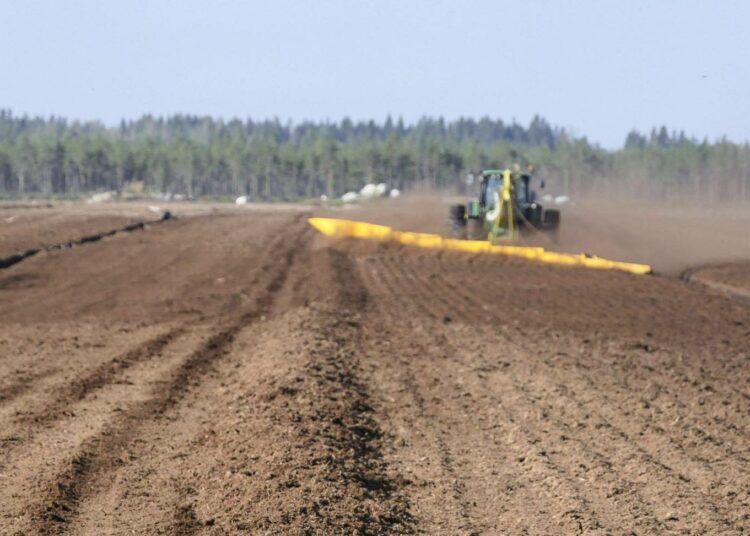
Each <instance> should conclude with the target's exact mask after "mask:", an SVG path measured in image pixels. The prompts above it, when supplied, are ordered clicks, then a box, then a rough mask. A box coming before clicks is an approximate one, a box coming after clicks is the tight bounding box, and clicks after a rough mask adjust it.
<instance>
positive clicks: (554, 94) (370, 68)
mask: <svg viewBox="0 0 750 536" xmlns="http://www.w3.org/2000/svg"><path fill="white" fill-rule="evenodd" d="M0 107H4V108H11V109H12V110H13V111H14V112H16V113H17V114H22V113H28V114H32V115H36V114H42V115H50V114H55V115H62V116H65V117H69V118H76V119H101V120H103V121H105V122H106V123H108V124H115V123H116V122H118V121H119V119H120V118H122V117H126V118H135V117H138V116H140V115H141V114H143V113H154V114H169V113H175V112H182V113H192V114H210V115H214V116H221V117H225V118H228V117H235V116H239V117H242V118H246V117H252V118H256V119H261V118H267V117H274V116H277V117H279V118H281V119H292V120H294V121H299V120H303V119H316V120H318V119H332V120H338V119H340V118H342V117H344V116H350V117H352V118H354V119H370V118H373V119H378V120H383V119H384V118H385V117H386V115H387V114H391V115H393V116H394V117H397V116H402V117H403V118H404V119H405V120H407V121H413V120H416V119H417V118H419V117H420V116H422V115H433V116H436V115H443V116H445V117H446V118H449V119H452V118H456V117H459V116H462V115H463V116H473V117H479V116H482V115H489V116H492V117H500V118H502V119H507V120H511V119H513V118H515V119H517V120H518V121H520V122H522V123H526V122H528V121H529V119H530V118H531V117H532V116H533V115H534V114H537V113H538V114H541V115H542V116H544V117H546V118H547V119H548V120H549V121H550V122H551V123H553V124H556V125H560V126H564V127H567V128H570V129H572V130H573V131H574V132H576V133H577V134H581V135H586V136H588V137H589V139H591V140H593V141H597V142H599V143H601V144H602V145H604V146H606V147H616V146H620V145H621V144H622V142H623V140H624V138H625V135H626V133H627V132H628V131H629V130H630V129H631V128H633V127H636V128H639V129H641V130H647V129H650V128H651V127H652V126H654V125H661V124H667V125H668V126H669V127H670V128H674V129H684V130H685V131H686V132H687V133H688V134H689V135H694V136H698V137H703V136H707V137H708V138H709V139H714V138H717V137H720V136H722V135H726V136H728V137H729V138H730V139H733V140H735V141H745V140H748V139H750V2H747V1H728V0H727V1H709V0H705V1H689V0H682V1H677V0H661V1H658V0H651V1H626V0H621V1H618V2H614V1H604V0H599V1H588V0H579V1H575V2H573V1H569V2H564V1H520V0H515V1H507V2H505V1H491V0H476V1H470V0H465V1H461V2H459V1H450V2H449V1H440V0H432V1H422V0H411V1H409V0H401V1H395V0H381V1H357V0H349V1H345V0H335V1H334V0H319V1H301V0H300V1H292V0H273V1H272V0H266V1H220V0H212V1H210V0H205V1H203V2H199V1H195V0H179V1H176V0H175V1H166V0H164V1H158V0H152V1H137V0H127V1H125V0H123V1H120V0H110V1H106V0H99V1H93V0H92V1H84V0H76V1H73V0H69V1H64V0H22V1H19V0H0Z"/></svg>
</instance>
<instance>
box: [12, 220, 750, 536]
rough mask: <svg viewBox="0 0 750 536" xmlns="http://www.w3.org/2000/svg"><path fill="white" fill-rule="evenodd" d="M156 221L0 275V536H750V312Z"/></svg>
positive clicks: (295, 230) (479, 262) (268, 234)
mask: <svg viewBox="0 0 750 536" xmlns="http://www.w3.org/2000/svg"><path fill="white" fill-rule="evenodd" d="M39 210H40V211H41V210H46V209H39ZM61 210H62V209H61ZM5 212H8V211H7V210H4V211H3V213H5ZM177 215H178V218H177V219H176V220H174V221H169V222H165V223H162V224H159V225H150V226H146V228H145V229H143V230H142V231H138V232H131V233H118V234H116V235H113V236H111V237H107V238H105V239H103V240H100V241H97V242H94V243H90V244H84V245H81V246H80V247H75V248H71V249H64V250H54V251H50V252H44V253H40V254H38V255H35V256H33V257H30V258H28V259H26V260H24V261H22V262H20V263H18V264H16V265H14V266H12V267H10V268H7V269H4V270H0V534H9V535H17V534H91V535H101V534H123V535H124V534H203V535H220V534H293V535H294V534H298V535H306V534H347V535H351V534H373V535H375V534H429V535H433V534H435V535H437V534H440V535H442V534H445V535H472V534H601V535H604V534H747V533H748V532H749V531H750V488H749V487H748V482H749V481H750V417H749V416H750V307H748V306H747V305H745V304H743V303H740V302H738V301H734V300H731V299H727V298H726V297H725V296H722V295H720V294H718V293H716V292H714V291H712V290H710V289H707V288H705V287H704V286H702V285H697V284H693V283H690V282H687V281H682V280H678V279H669V278H664V277H656V276H633V275H630V274H624V273H618V272H601V271H587V270H583V269H574V268H563V267H555V266H548V265H539V264H533V263H529V262H524V261H521V260H518V259H512V258H503V257H497V256H487V257H485V256H472V255H463V254H458V253H447V252H434V251H421V250H413V249H410V248H404V247H399V246H394V245H391V244H373V243H365V242H355V241H342V242H336V243H332V242H329V241H327V240H325V239H323V238H322V237H320V236H318V235H316V234H315V232H314V231H313V230H312V229H311V228H310V227H309V226H308V225H307V224H306V222H305V217H306V215H307V214H306V213H304V212H302V211H300V210H265V211H260V210H253V209H248V210H227V211H226V212H225V213H217V214H212V213H211V212H210V211H209V212H206V213H205V215H204V216H202V217H179V216H181V214H180V213H179V212H178V213H177ZM78 217H79V214H78V212H76V211H73V214H72V215H71V216H70V218H72V220H73V221H74V223H71V224H70V225H71V227H69V228H68V227H66V225H67V223H65V222H66V221H68V220H66V219H65V217H63V216H60V218H61V219H60V220H59V222H60V223H59V224H57V223H56V224H55V227H57V228H61V229H62V228H65V229H68V231H66V233H63V234H65V235H66V236H69V235H70V234H71V233H70V230H75V229H77V228H79V226H81V225H83V226H86V225H91V226H92V228H95V227H96V228H100V227H101V223H102V221H101V220H99V221H94V220H95V219H96V218H98V217H99V216H98V214H94V215H93V216H91V218H93V219H92V220H91V221H89V220H88V219H87V218H86V217H85V216H84V217H83V220H77V219H76V218H78ZM118 217H122V216H118ZM124 217H125V218H126V219H127V218H129V217H130V215H129V214H125V215H124ZM81 221H82V222H83V223H80V222H81ZM107 223H110V222H107ZM112 223H114V222H112ZM80 228H83V227H80ZM86 228H87V229H88V227H86ZM18 236H22V235H21V234H19V235H18ZM28 236H29V237H34V236H36V235H35V234H34V233H31V234H29V235H28ZM61 236H62V235H61ZM52 240H54V239H52ZM22 241H23V240H22V239H19V243H20V242H22Z"/></svg>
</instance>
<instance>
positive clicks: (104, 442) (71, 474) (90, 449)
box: [35, 239, 300, 534]
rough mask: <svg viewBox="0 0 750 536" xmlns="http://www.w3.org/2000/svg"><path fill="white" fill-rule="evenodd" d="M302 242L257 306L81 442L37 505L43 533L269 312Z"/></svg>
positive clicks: (64, 519)
mask: <svg viewBox="0 0 750 536" xmlns="http://www.w3.org/2000/svg"><path fill="white" fill-rule="evenodd" d="M299 246H300V239H297V240H294V241H292V242H291V245H290V246H289V247H288V249H287V251H286V253H285V254H282V255H279V256H277V259H278V264H277V265H276V266H275V267H274V268H275V269H273V270H266V271H264V276H266V277H268V281H267V283H266V284H265V286H264V288H263V290H262V292H261V293H260V295H259V296H258V297H257V298H256V300H255V303H254V305H253V306H252V307H251V308H250V309H248V310H247V311H245V312H244V313H243V314H242V315H241V316H240V317H239V318H237V319H235V320H234V321H232V322H231V323H229V324H228V325H226V326H225V327H224V328H222V329H220V330H219V331H218V332H216V333H215V334H214V335H213V336H211V337H210V338H209V339H208V340H207V341H206V342H205V343H204V344H202V345H201V347H200V348H198V349H197V350H196V351H194V352H193V353H191V354H190V355H189V356H188V357H187V358H186V359H185V360H184V361H183V362H182V363H181V364H180V365H179V367H178V368H177V370H176V371H175V372H174V373H173V374H172V375H171V378H170V380H169V382H168V384H167V385H166V386H164V387H163V388H161V389H158V390H157V391H155V392H153V393H152V396H151V397H150V398H148V399H147V400H145V401H144V402H141V403H139V404H136V405H134V406H133V407H131V408H130V409H128V410H126V411H125V412H123V413H122V414H121V416H120V417H119V418H118V419H116V420H115V421H114V422H113V423H111V424H110V425H109V426H107V427H106V428H105V429H104V430H103V431H102V432H100V433H99V434H98V435H96V436H95V437H93V438H91V439H89V440H88V441H86V442H84V443H83V444H82V445H81V446H80V448H79V449H78V453H77V454H76V455H75V457H74V458H73V461H72V463H71V465H70V466H69V467H68V469H66V470H65V471H64V472H63V473H61V474H59V475H58V476H57V477H56V479H55V481H54V483H53V484H52V485H51V487H50V488H49V489H48V491H47V493H46V494H45V495H46V497H45V498H44V500H43V501H42V502H41V503H40V504H39V505H37V507H36V508H35V510H36V512H37V513H36V516H35V517H36V519H37V524H36V527H35V528H36V530H37V531H38V532H40V533H42V534H56V533H64V532H66V530H67V527H68V526H69V523H70V522H71V521H72V520H73V519H75V517H76V513H77V510H78V505H79V503H80V502H81V501H83V500H86V498H87V497H88V496H91V495H93V494H94V493H95V492H96V491H98V488H100V487H101V486H106V475H107V474H108V473H109V472H111V471H112V470H114V469H115V468H117V467H119V466H121V465H122V464H123V463H125V461H124V460H122V459H121V458H120V456H119V454H118V453H119V452H121V450H122V448H123V447H124V446H127V445H128V444H130V443H131V442H132V440H133V438H134V437H135V436H136V435H137V431H138V429H139V428H140V427H141V426H142V425H143V423H144V422H146V421H148V420H153V419H154V418H156V417H157V416H159V415H162V414H163V413H164V412H165V411H166V410H167V409H168V408H169V407H171V406H173V405H174V404H177V403H178V402H179V401H180V400H181V399H182V398H184V397H185V396H186V394H187V393H188V392H189V391H190V389H191V388H192V386H193V385H194V384H199V383H200V379H201V377H202V376H203V375H205V374H206V373H207V372H209V371H210V370H211V368H212V366H213V364H214V363H215V362H216V361H217V360H218V359H220V358H221V357H222V356H224V355H225V354H226V353H227V352H228V349H229V347H230V346H231V344H232V342H233V341H234V339H235V337H236V336H237V334H238V332H239V331H240V330H242V329H243V328H246V327H247V326H249V325H250V324H252V323H253V322H254V321H256V320H257V319H259V318H261V317H262V316H264V315H267V314H269V312H270V309H271V306H272V304H273V299H274V295H275V293H276V292H278V290H279V289H280V288H281V287H282V286H283V284H284V281H285V280H286V277H287V275H288V273H289V269H290V267H291V265H292V263H293V261H294V257H295V255H296V252H297V250H298V247H299ZM262 277H263V276H261V278H262Z"/></svg>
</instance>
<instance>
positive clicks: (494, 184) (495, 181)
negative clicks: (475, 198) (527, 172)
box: [482, 175, 503, 210]
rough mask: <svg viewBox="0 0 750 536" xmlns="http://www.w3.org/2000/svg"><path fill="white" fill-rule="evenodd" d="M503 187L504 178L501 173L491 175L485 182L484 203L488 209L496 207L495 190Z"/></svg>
mask: <svg viewBox="0 0 750 536" xmlns="http://www.w3.org/2000/svg"><path fill="white" fill-rule="evenodd" d="M502 187H503V178H502V177H501V176H500V175H490V176H489V177H488V178H487V180H486V181H485V182H484V186H483V188H482V204H484V206H485V207H486V208H487V210H492V209H493V208H494V207H495V192H497V191H498V190H500V189H501V188H502Z"/></svg>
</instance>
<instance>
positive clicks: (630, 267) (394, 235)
mask: <svg viewBox="0 0 750 536" xmlns="http://www.w3.org/2000/svg"><path fill="white" fill-rule="evenodd" d="M307 221H308V222H309V223H310V225H312V226H313V227H315V228H316V229H317V230H318V231H320V232H321V233H323V234H324V235H326V236H332V237H337V238H345V237H353V238H365V239H370V240H379V241H389V240H390V241H393V242H398V243H400V244H405V245H407V246H416V247H419V248H429V249H450V250H454V251H466V252H469V253H500V254H502V255H511V256H513V257H523V258H525V259H530V260H535V261H540V262H547V263H551V264H563V265H567V266H584V267H586V268H596V269H600V270H621V271H623V272H630V273H631V274H639V275H642V274H648V273H651V266H649V265H648V264H637V263H633V262H620V261H611V260H609V259H602V258H601V257H597V256H593V255H585V254H583V253H578V254H574V253H557V252H555V251H547V250H545V249H544V248H542V247H526V246H505V245H502V246H498V245H494V244H491V243H490V242H488V241H486V240H457V239H454V238H443V237H442V236H440V235H435V234H427V233H410V232H406V231H396V230H395V229H393V228H391V227H387V226H385V225H375V224H374V223H366V222H362V221H353V220H340V219H337V218H309V219H308V220H307Z"/></svg>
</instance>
